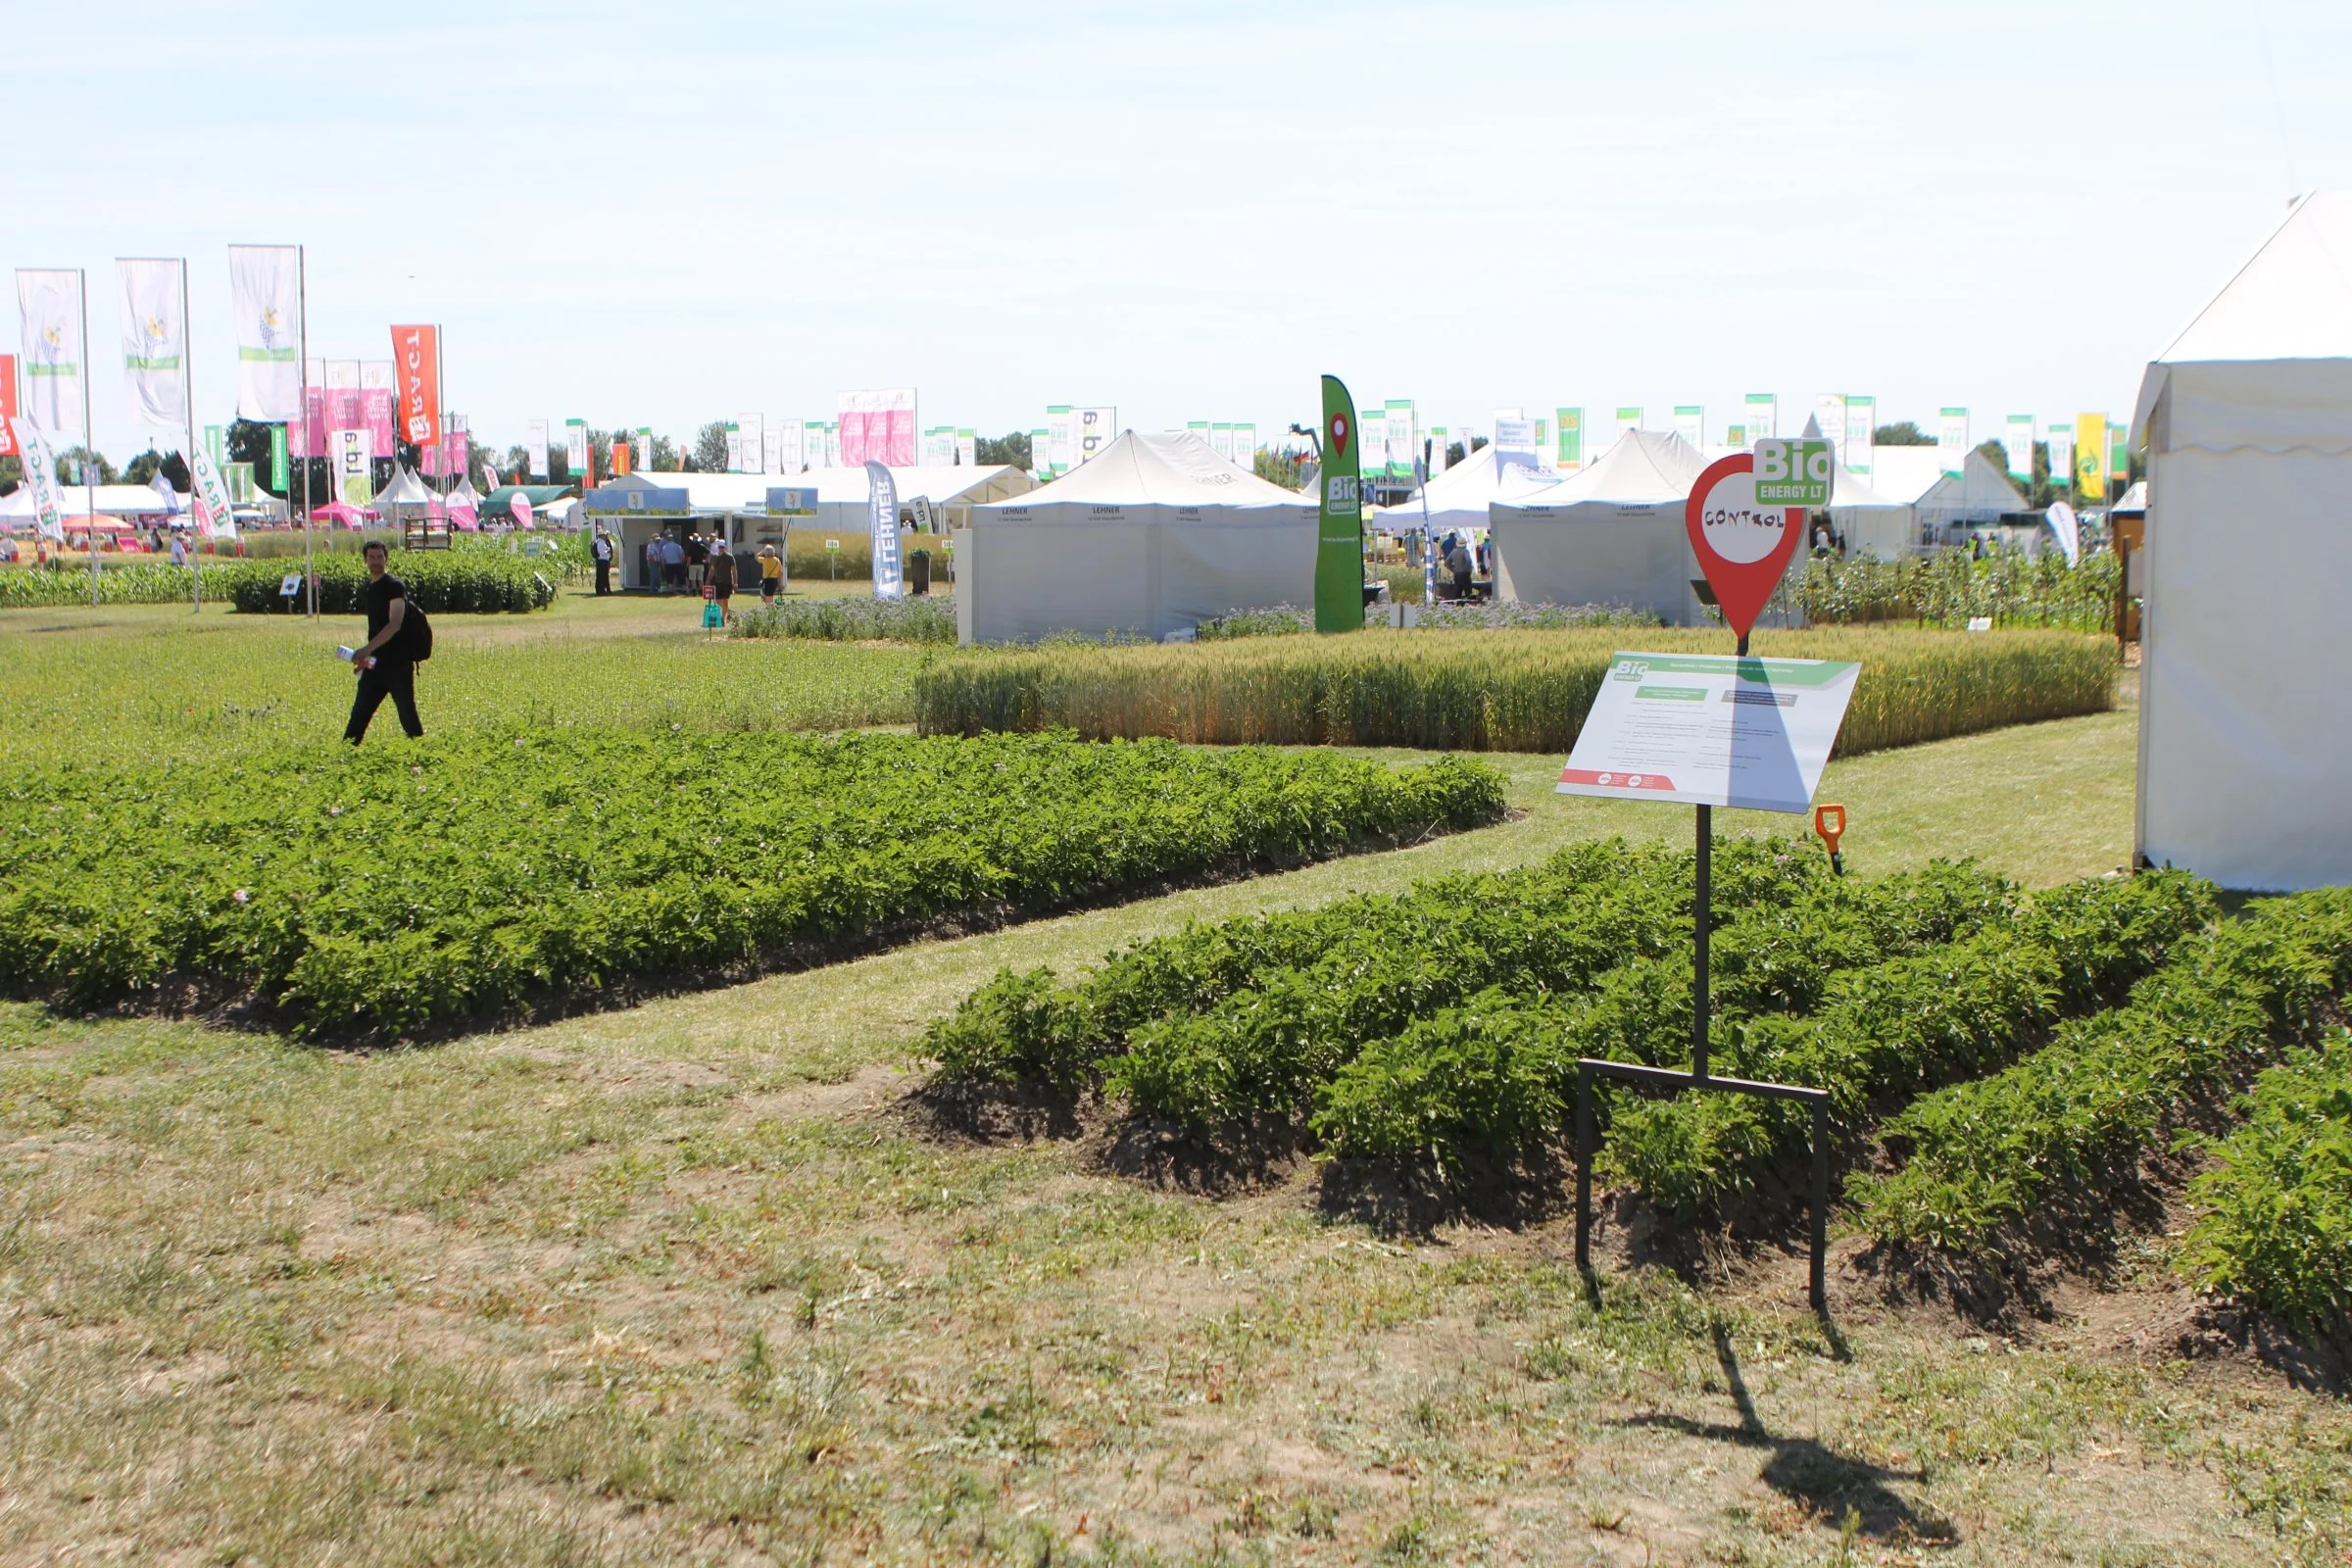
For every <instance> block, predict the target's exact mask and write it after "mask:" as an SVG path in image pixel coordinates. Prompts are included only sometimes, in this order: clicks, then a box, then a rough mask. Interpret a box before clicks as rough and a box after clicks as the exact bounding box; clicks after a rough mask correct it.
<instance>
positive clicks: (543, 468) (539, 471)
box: [522, 419, 547, 480]
mask: <svg viewBox="0 0 2352 1568" xmlns="http://www.w3.org/2000/svg"><path fill="white" fill-rule="evenodd" d="M524 429H525V431H526V434H525V435H524V437H523V443H522V444H523V445H524V446H525V447H528V448H529V449H530V454H531V477H532V478H534V479H539V480H545V479H546V478H547V421H546V420H545V419H533V420H532V421H531V422H530V423H529V424H528V425H526V426H524Z"/></svg>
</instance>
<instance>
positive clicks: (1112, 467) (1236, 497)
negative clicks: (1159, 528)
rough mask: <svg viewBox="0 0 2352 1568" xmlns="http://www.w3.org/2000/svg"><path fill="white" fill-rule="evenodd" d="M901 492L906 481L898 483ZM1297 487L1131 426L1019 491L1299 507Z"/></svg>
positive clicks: (1092, 498) (1040, 496) (1030, 497)
mask: <svg viewBox="0 0 2352 1568" xmlns="http://www.w3.org/2000/svg"><path fill="white" fill-rule="evenodd" d="M901 489H902V492H904V490H905V487H904V485H902V486H901ZM1304 501H1305V498H1303V497H1301V496H1300V495H1299V492H1298V491H1296V490H1286V489H1284V488H1283V487H1282V486H1281V485H1278V484H1274V483H1272V482H1270V481H1268V480H1265V479H1260V478H1259V477H1258V476H1257V475H1256V474H1254V473H1251V472H1250V470H1249V469H1247V468H1245V467H1242V466H1240V465H1238V464H1236V463H1233V462H1231V461H1230V460H1228V459H1225V458H1221V457H1219V456H1217V453H1216V449H1215V448H1214V447H1211V446H1210V445H1209V444H1208V443H1207V442H1205V441H1203V440H1201V438H1200V437H1199V436H1197V435H1194V434H1193V433H1192V432H1190V431H1189V430H1188V431H1182V432H1179V433H1176V434H1172V435H1145V434H1142V433H1141V432H1139V431H1135V430H1129V431H1127V432H1125V433H1124V434H1122V435H1120V436H1118V437H1117V438H1116V439H1114V440H1113V441H1112V442H1111V443H1110V445H1108V446H1106V447H1104V448H1103V450H1102V451H1101V452H1098V453H1096V454H1095V456H1094V457H1093V458H1092V459H1091V460H1090V461H1088V462H1086V463H1083V464H1081V465H1079V466H1077V467H1075V468H1073V469H1071V470H1070V471H1069V472H1068V473H1066V474H1063V475H1062V476H1061V477H1060V478H1058V479H1056V480H1054V482H1053V483H1052V484H1049V485H1042V486H1040V487H1039V488H1037V489H1035V490H1033V491H1031V492H1029V494H1027V495H1025V496H1023V497H1021V499H1020V501H1019V502H1018V503H1017V504H1018V505H1020V506H1025V507H1042V506H1051V505H1054V504H1057V503H1074V504H1076V505H1079V506H1095V507H1137V506H1166V507H1273V506H1280V507H1298V506H1300V505H1302V504H1304Z"/></svg>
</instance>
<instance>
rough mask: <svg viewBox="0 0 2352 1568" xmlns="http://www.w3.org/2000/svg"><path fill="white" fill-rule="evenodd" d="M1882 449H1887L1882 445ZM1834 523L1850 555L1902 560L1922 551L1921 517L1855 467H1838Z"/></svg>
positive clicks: (1832, 511)
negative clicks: (1881, 492) (1882, 492)
mask: <svg viewBox="0 0 2352 1568" xmlns="http://www.w3.org/2000/svg"><path fill="white" fill-rule="evenodd" d="M1880 450H1881V451H1885V450H1887V449H1886V448H1881V449H1880ZM1829 512H1830V526H1831V527H1832V528H1835V529H1836V530H1837V531H1838V538H1840V539H1842V540H1844V541H1845V553H1846V554H1847V555H1849V556H1876V557H1878V559H1879V560H1881V561H1900V560H1901V559H1902V558H1903V557H1905V556H1908V555H1916V554H1918V553H1919V520H1918V515H1917V513H1916V512H1915V511H1914V510H1913V509H1912V507H1911V505H1910V503H1909V502H1905V501H1896V500H1893V499H1891V498H1889V497H1887V496H1884V495H1881V494H1880V493H1879V491H1878V489H1877V488H1876V487H1875V486H1873V485H1872V484H1871V482H1870V481H1869V480H1868V479H1865V478H1863V477H1862V476H1861V475H1860V474H1858V473H1856V472H1854V471H1853V470H1852V469H1851V468H1842V469H1840V470H1838V482H1837V484H1836V485H1835V486H1833V487H1832V489H1831V491H1830V507H1829Z"/></svg>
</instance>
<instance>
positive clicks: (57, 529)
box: [9, 415, 66, 544]
mask: <svg viewBox="0 0 2352 1568" xmlns="http://www.w3.org/2000/svg"><path fill="white" fill-rule="evenodd" d="M9 429H10V431H11V433H12V434H13V435H14V436H15V437H16V448H17V453H18V456H19V458H20V460H21V461H22V463H23V466H24V468H25V489H27V490H29V491H31V492H32V516H33V521H34V523H35V525H36V526H38V527H39V528H40V530H41V537H42V538H44V539H48V540H51V541H53V542H55V543H58V544H63V543H65V538H66V513H65V509H64V508H63V507H61V506H59V505H58V498H57V459H56V457H55V456H53V455H52V454H51V453H50V451H49V442H48V440H47V438H45V437H44V436H43V435H42V434H41V427H40V425H39V424H37V423H36V422H34V421H33V420H32V419H30V418H27V417H25V416H24V415H19V416H17V417H15V418H14V419H12V420H10V421H9Z"/></svg>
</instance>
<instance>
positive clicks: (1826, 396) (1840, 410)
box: [1813, 392, 1860, 472]
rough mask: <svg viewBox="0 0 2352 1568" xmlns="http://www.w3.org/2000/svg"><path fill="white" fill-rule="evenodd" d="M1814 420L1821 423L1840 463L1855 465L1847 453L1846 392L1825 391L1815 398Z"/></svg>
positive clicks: (1849, 466) (1822, 429)
mask: <svg viewBox="0 0 2352 1568" xmlns="http://www.w3.org/2000/svg"><path fill="white" fill-rule="evenodd" d="M1813 422H1814V423H1815V424H1818V425H1820V426H1821V433H1822V434H1823V435H1825V436H1828V437H1829V438H1830V447H1831V450H1833V451H1834V452H1836V453H1837V454H1838V463H1839V464H1840V465H1842V466H1845V467H1848V468H1851V467H1853V463H1852V462H1851V461H1850V460H1849V459H1848V458H1847V457H1846V453H1845V394H1844V393H1842V392H1824V393H1822V394H1821V395H1820V396H1819V397H1817V398H1815V399H1814V400H1813ZM1855 471H1857V472H1859V471H1860V470H1859V469H1856V470H1855Z"/></svg>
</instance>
